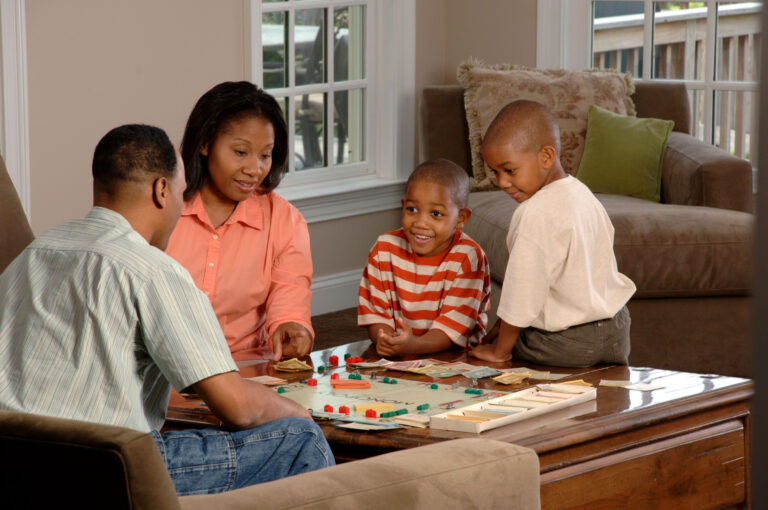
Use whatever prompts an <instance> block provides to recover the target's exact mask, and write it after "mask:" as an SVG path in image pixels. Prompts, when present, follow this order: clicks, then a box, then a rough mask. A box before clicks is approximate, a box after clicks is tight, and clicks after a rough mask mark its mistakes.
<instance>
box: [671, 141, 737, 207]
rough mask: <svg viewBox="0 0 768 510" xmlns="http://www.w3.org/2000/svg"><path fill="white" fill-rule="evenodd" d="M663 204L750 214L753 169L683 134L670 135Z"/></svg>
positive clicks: (723, 152)
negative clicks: (698, 206) (714, 208)
mask: <svg viewBox="0 0 768 510" xmlns="http://www.w3.org/2000/svg"><path fill="white" fill-rule="evenodd" d="M661 193H662V201H663V202H665V203H668V204H679V205H700V206H706V207H717V208H719V209H732V210H734V211H743V212H752V165H751V164H750V163H749V161H746V160H743V159H741V158H737V157H735V156H732V155H730V154H728V153H727V152H725V151H724V150H722V149H719V148H717V147H715V146H713V145H710V144H708V143H704V142H702V141H701V140H699V139H697V138H694V137H692V136H690V135H687V134H684V133H677V132H672V133H670V134H669V142H668V143H667V151H666V153H665V154H664V163H663V166H662V174H661Z"/></svg>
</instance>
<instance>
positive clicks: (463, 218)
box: [456, 207, 472, 230]
mask: <svg viewBox="0 0 768 510" xmlns="http://www.w3.org/2000/svg"><path fill="white" fill-rule="evenodd" d="M471 217H472V209H468V208H466V207H465V208H464V209H459V221H458V222H456V230H461V229H462V228H464V225H466V224H467V222H468V221H469V218H471Z"/></svg>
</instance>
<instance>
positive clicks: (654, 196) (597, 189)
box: [576, 105, 675, 202]
mask: <svg viewBox="0 0 768 510" xmlns="http://www.w3.org/2000/svg"><path fill="white" fill-rule="evenodd" d="M674 124H675V123H674V122H672V121H671V120H661V119H641V118H638V117H627V116H626V115H618V114H616V113H613V112H610V111H608V110H605V109H603V108H600V107H599V106H595V105H591V106H590V107H589V115H588V118H587V137H586V141H585V144H584V154H583V155H582V157H581V163H579V171H578V173H577V174H576V177H578V179H579V180H580V181H581V182H583V183H584V184H586V185H587V187H588V188H589V189H590V190H592V192H593V193H612V194H614V195H626V196H630V197H637V198H644V199H646V200H653V201H654V202H659V201H660V200H661V164H662V162H663V160H664V151H665V150H666V148H667V139H668V138H669V132H670V131H672V126H674Z"/></svg>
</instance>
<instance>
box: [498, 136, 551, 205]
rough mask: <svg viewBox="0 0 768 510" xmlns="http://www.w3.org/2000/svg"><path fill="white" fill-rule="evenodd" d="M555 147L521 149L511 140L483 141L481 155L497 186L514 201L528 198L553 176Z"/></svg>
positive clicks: (522, 200)
mask: <svg viewBox="0 0 768 510" xmlns="http://www.w3.org/2000/svg"><path fill="white" fill-rule="evenodd" d="M555 157H556V154H555V150H554V149H553V148H552V147H550V146H544V147H542V148H541V149H539V150H538V151H535V152H534V151H521V150H519V149H517V148H515V147H514V146H513V145H512V144H499V145H495V144H494V145H483V159H484V160H485V164H486V165H488V167H489V168H490V169H491V172H492V173H493V177H494V179H495V181H496V184H497V185H498V187H499V188H501V189H502V190H504V191H505V192H506V193H507V194H508V195H509V196H510V197H512V198H514V199H515V200H516V201H517V202H524V201H525V200H528V199H529V198H531V197H532V196H533V195H534V194H535V193H536V192H537V191H539V190H540V189H541V188H542V187H544V186H545V185H547V184H549V183H550V182H552V181H554V180H556V179H555V178H553V177H554V176H553V172H552V168H553V164H554V161H555V159H554V158H555Z"/></svg>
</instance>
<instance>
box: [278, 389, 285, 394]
mask: <svg viewBox="0 0 768 510" xmlns="http://www.w3.org/2000/svg"><path fill="white" fill-rule="evenodd" d="M277 392H278V393H285V388H278V389H277Z"/></svg>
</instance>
